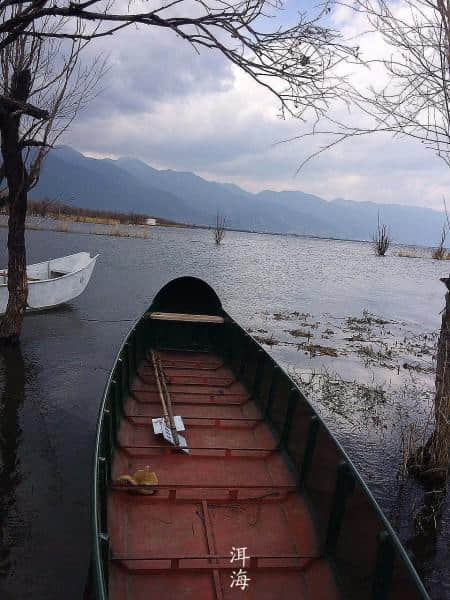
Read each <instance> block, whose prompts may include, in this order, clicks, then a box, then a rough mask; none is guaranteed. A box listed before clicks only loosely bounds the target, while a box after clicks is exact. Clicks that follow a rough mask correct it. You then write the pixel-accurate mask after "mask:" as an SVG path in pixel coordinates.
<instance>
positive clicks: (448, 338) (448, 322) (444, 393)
mask: <svg viewBox="0 0 450 600" xmlns="http://www.w3.org/2000/svg"><path fill="white" fill-rule="evenodd" d="M441 281H442V282H443V283H444V284H445V285H446V286H447V289H448V290H450V279H441ZM434 421H435V426H434V431H433V433H432V434H431V436H430V438H429V440H428V441H427V443H426V444H425V445H424V446H423V447H421V448H419V449H418V450H417V451H416V452H415V453H414V455H413V456H412V457H411V459H410V461H409V467H410V468H411V471H412V472H413V473H414V474H415V475H416V476H417V477H418V478H419V479H421V480H423V481H425V482H427V483H430V484H432V485H439V484H444V485H445V482H446V481H447V477H448V473H449V468H450V293H449V292H447V293H446V295H445V308H444V311H443V313H442V323H441V332H440V335H439V341H438V347H437V361H436V395H435V398H434Z"/></svg>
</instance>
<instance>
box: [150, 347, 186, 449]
mask: <svg viewBox="0 0 450 600" xmlns="http://www.w3.org/2000/svg"><path fill="white" fill-rule="evenodd" d="M151 357H152V363H153V371H154V373H155V379H156V384H157V386H158V392H159V397H160V400H161V404H162V408H163V413H164V420H165V422H166V423H167V424H168V425H169V427H170V431H171V433H172V438H173V441H174V443H175V446H178V447H179V446H180V440H179V438H178V432H177V428H176V425H175V419H174V416H173V412H172V402H171V399H170V394H169V390H168V389H167V383H166V377H165V374H164V370H163V368H162V364H161V360H160V358H159V356H158V355H157V353H156V352H155V351H154V350H152V351H151Z"/></svg>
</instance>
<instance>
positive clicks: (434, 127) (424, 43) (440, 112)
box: [285, 0, 450, 169]
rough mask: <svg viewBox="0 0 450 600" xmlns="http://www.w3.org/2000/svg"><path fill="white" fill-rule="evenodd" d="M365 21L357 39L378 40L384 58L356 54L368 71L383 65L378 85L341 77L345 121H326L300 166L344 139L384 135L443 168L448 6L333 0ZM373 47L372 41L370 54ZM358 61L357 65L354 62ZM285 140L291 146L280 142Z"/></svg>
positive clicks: (412, 0)
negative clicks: (419, 149) (417, 147)
mask: <svg viewBox="0 0 450 600" xmlns="http://www.w3.org/2000/svg"><path fill="white" fill-rule="evenodd" d="M338 4H341V5H344V6H347V7H351V8H352V9H353V10H354V11H356V12H357V13H358V14H359V15H362V16H364V17H365V19H366V21H367V27H368V29H367V30H366V31H365V32H364V34H363V35H370V34H374V33H375V34H378V36H381V38H382V40H383V42H384V44H385V48H384V49H385V52H384V56H362V57H361V63H362V62H364V65H365V66H366V67H368V68H371V67H372V66H373V67H377V68H380V67H382V69H381V71H380V73H381V77H380V81H379V83H378V85H375V84H374V83H372V84H370V85H368V86H364V85H361V84H357V83H354V82H355V81H357V78H355V77H354V74H353V76H352V77H348V78H347V79H346V90H345V91H343V92H342V100H343V101H344V102H345V104H346V106H347V107H350V108H351V113H352V117H351V118H350V119H348V120H346V121H344V120H342V119H340V118H339V117H337V116H336V115H335V116H330V115H325V117H324V118H322V119H319V120H318V121H317V122H316V124H315V126H314V127H313V129H312V130H310V131H307V132H306V133H302V134H300V135H299V136H297V137H295V138H293V139H296V140H297V139H302V138H305V137H309V136H312V135H314V136H316V139H321V138H322V139H324V140H325V141H324V142H323V144H322V145H321V146H320V147H319V148H318V150H316V151H314V152H313V153H311V154H310V155H308V156H307V157H306V158H305V159H304V160H303V162H302V163H301V164H300V166H299V169H301V168H302V167H303V165H304V164H306V163H307V162H308V161H310V160H311V159H312V158H314V157H315V156H317V155H318V154H321V153H322V152H324V151H326V150H329V149H330V148H332V147H334V146H336V145H337V144H340V143H342V142H344V141H346V140H349V139H352V138H355V137H361V136H364V135H369V134H373V133H380V132H385V133H388V134H391V135H392V136H394V137H408V138H411V139H414V140H417V141H418V142H420V143H422V144H423V145H424V146H425V147H427V148H429V149H431V150H432V151H433V152H435V153H436V154H437V155H438V156H440V157H441V158H442V159H443V160H444V162H445V163H446V164H447V165H448V166H450V98H449V95H450V4H449V1H448V0H401V1H400V2H390V1H389V0H341V1H339V0H338ZM379 46H380V44H379V43H378V44H377V43H373V44H372V48H373V51H376V49H377V48H378V47H379ZM361 63H360V64H361ZM285 141H292V140H285Z"/></svg>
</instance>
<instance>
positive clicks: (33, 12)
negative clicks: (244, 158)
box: [0, 0, 356, 116]
mask: <svg viewBox="0 0 450 600" xmlns="http://www.w3.org/2000/svg"><path fill="white" fill-rule="evenodd" d="M123 4H124V3H123ZM152 4H153V3H152ZM11 6H13V7H14V9H11ZM142 7H145V8H147V7H148V5H147V4H141V3H138V2H128V3H127V5H126V6H125V7H123V6H122V7H121V8H122V9H121V10H117V11H115V10H114V5H113V2H109V1H108V0H85V1H76V0H61V2H59V3H58V4H57V3H55V2H54V1H53V0H12V1H11V0H0V15H3V19H2V20H1V21H0V22H1V24H0V50H1V49H2V48H6V47H7V46H8V45H9V44H11V43H12V42H14V40H15V39H17V37H18V36H25V37H28V38H32V37H38V38H40V39H42V38H43V37H52V38H68V39H72V40H73V39H83V40H87V39H94V38H99V37H103V36H108V35H112V34H114V33H116V32H117V31H119V30H120V29H123V28H125V27H129V26H131V25H133V26H135V25H140V24H141V25H145V26H150V27H159V28H164V29H167V30H169V31H171V32H172V33H175V34H176V35H177V36H178V37H180V38H181V39H183V40H184V41H186V42H188V43H189V44H191V45H192V46H193V47H194V48H195V49H196V50H197V51H199V50H200V49H203V48H206V49H213V50H218V51H219V52H221V53H222V54H223V55H224V56H225V58H227V59H228V60H229V61H231V62H232V63H233V64H235V65H237V66H238V67H240V68H241V69H242V70H243V71H245V72H246V73H247V74H248V75H249V76H250V77H252V78H253V79H254V80H255V81H257V82H258V83H260V84H261V85H263V86H264V87H266V88H267V89H269V90H270V91H271V92H273V93H274V94H275V95H276V97H277V98H278V99H279V101H280V103H281V110H282V114H284V113H285V112H286V111H287V112H289V113H291V114H293V115H296V116H301V115H302V114H303V113H304V111H305V110H307V109H311V110H312V111H314V112H316V114H317V115H319V114H322V113H323V112H324V111H325V110H326V109H327V107H328V104H329V102H330V101H331V100H332V99H334V98H336V97H337V96H338V95H339V89H340V83H341V79H340V78H339V77H338V76H337V75H336V74H334V70H335V67H336V66H337V65H339V64H340V63H341V62H342V61H343V60H345V59H347V58H348V57H349V56H355V55H356V51H355V49H354V48H351V47H349V46H348V45H346V44H344V43H343V42H342V38H341V36H340V35H339V34H338V33H337V32H336V31H334V30H331V29H329V28H326V27H323V26H322V25H321V19H322V17H323V16H325V15H327V14H328V13H329V12H330V7H329V4H328V2H325V4H324V5H323V6H322V8H321V10H320V12H319V13H318V14H317V15H315V16H314V17H312V18H310V17H308V16H307V15H306V14H305V13H301V14H299V17H298V22H297V23H296V24H295V25H294V26H292V27H288V28H282V27H278V28H277V29H276V30H275V31H271V30H270V29H269V28H267V27H265V25H264V20H265V19H266V20H267V18H270V17H272V16H274V14H276V13H277V11H279V10H280V9H282V7H283V3H282V1H281V0H230V1H226V0H172V1H170V0H161V1H160V2H156V6H154V7H153V8H152V9H151V10H146V11H140V10H139V9H140V8H142ZM61 17H62V18H64V19H65V20H66V21H65V23H66V25H65V28H64V30H63V31H57V32H55V31H45V32H43V31H42V30H41V27H40V22H41V20H42V19H43V18H46V19H50V20H53V19H56V20H58V19H59V18H61ZM80 24H84V25H86V24H87V26H88V27H90V29H88V30H87V29H86V27H84V26H82V25H80ZM0 101H4V99H3V100H2V98H0Z"/></svg>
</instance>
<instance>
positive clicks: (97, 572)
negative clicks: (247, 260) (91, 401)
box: [91, 255, 145, 600]
mask: <svg viewBox="0 0 450 600" xmlns="http://www.w3.org/2000/svg"><path fill="white" fill-rule="evenodd" d="M97 256H98V255H97ZM144 314H145V313H144ZM142 320H143V315H142V316H141V317H139V318H138V319H136V321H135V322H134V323H133V325H132V326H131V328H130V329H129V331H128V333H127V335H126V337H125V338H124V340H123V342H122V343H121V345H120V346H119V349H118V351H117V353H116V356H115V359H114V363H113V366H112V368H111V370H110V372H109V374H108V377H107V379H106V382H105V387H104V389H103V395H102V400H101V402H100V406H99V409H98V415H97V422H96V430H95V447H94V456H93V475H94V477H93V480H92V486H91V525H92V535H93V539H92V549H93V554H92V557H91V560H92V562H93V571H94V585H95V590H96V592H97V594H99V595H97V594H96V598H98V600H107V598H108V592H107V590H106V586H105V576H104V571H103V561H102V558H101V550H100V535H101V534H102V533H103V532H101V531H100V518H99V508H100V506H99V503H98V501H99V500H103V502H106V501H107V498H106V497H105V498H103V499H102V498H100V489H99V485H98V484H99V477H100V469H99V459H100V458H101V456H100V448H101V436H102V434H103V427H102V425H103V420H104V414H105V405H106V402H107V400H108V395H109V389H110V386H111V383H112V381H113V377H114V373H115V370H116V366H117V364H118V362H119V360H120V359H121V354H122V352H123V350H124V348H125V347H126V345H127V344H128V340H129V338H130V336H131V334H132V333H133V332H134V331H135V329H136V327H137V326H138V325H139V324H140V323H141V321H142ZM106 533H107V532H106Z"/></svg>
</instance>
